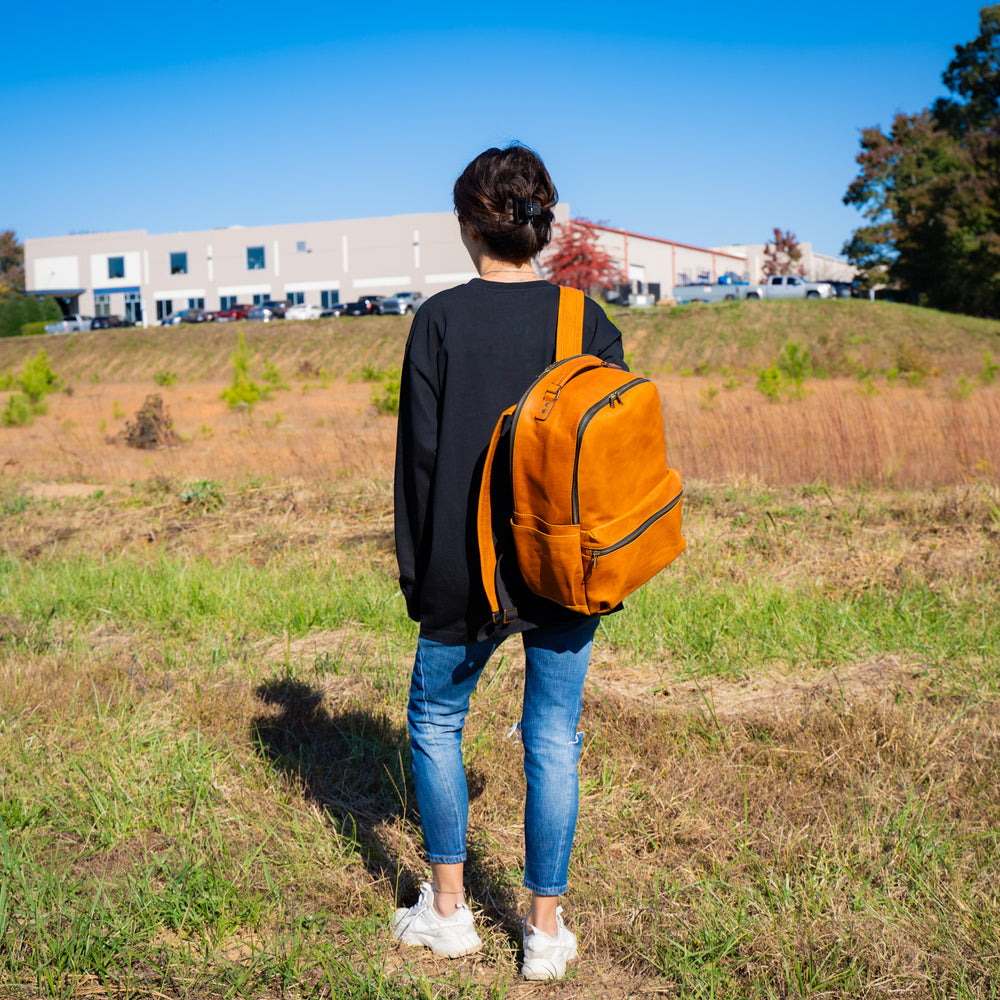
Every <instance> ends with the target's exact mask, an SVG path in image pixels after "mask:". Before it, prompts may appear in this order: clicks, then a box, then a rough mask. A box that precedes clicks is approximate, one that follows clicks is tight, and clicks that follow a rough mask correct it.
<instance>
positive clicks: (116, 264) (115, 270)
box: [108, 257, 125, 278]
mask: <svg viewBox="0 0 1000 1000" xmlns="http://www.w3.org/2000/svg"><path fill="white" fill-rule="evenodd" d="M108 277H109V278H124V277H125V258H124V257H109V258H108Z"/></svg>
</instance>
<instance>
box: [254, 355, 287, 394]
mask: <svg viewBox="0 0 1000 1000" xmlns="http://www.w3.org/2000/svg"><path fill="white" fill-rule="evenodd" d="M261 379H262V380H263V381H265V382H266V383H267V384H268V385H269V386H271V387H272V388H274V389H287V388H288V383H287V382H286V381H285V377H284V376H283V375H282V374H281V372H280V371H279V370H278V366H277V365H274V364H272V363H271V362H270V361H267V360H265V361H264V371H263V374H262V375H261Z"/></svg>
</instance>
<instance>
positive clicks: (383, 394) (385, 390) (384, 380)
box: [371, 369, 403, 417]
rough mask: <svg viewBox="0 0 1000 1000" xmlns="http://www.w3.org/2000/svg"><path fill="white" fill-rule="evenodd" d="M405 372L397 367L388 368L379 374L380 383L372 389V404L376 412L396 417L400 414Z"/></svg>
mask: <svg viewBox="0 0 1000 1000" xmlns="http://www.w3.org/2000/svg"><path fill="white" fill-rule="evenodd" d="M402 382H403V373H402V371H401V370H399V369H396V370H395V371H392V370H390V369H386V370H385V371H383V372H381V373H380V374H379V385H378V386H377V387H376V388H374V389H372V397H371V398H372V405H373V406H374V407H375V412H376V413H381V414H383V415H384V416H390V417H395V416H398V415H399V390H400V386H401V385H402Z"/></svg>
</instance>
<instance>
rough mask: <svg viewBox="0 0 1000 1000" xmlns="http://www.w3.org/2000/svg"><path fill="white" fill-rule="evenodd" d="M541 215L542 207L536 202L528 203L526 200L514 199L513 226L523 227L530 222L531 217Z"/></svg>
mask: <svg viewBox="0 0 1000 1000" xmlns="http://www.w3.org/2000/svg"><path fill="white" fill-rule="evenodd" d="M541 214H542V206H541V205H539V204H538V202H537V201H528V199H527V198H515V199H514V225H515V226H523V225H524V224H525V223H526V222H528V221H530V220H531V218H532V217H533V216H536V215H541Z"/></svg>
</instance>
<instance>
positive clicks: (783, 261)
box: [762, 228, 806, 277]
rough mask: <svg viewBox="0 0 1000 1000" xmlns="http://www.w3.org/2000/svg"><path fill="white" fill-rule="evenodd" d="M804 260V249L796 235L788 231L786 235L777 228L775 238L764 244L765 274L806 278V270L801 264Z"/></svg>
mask: <svg viewBox="0 0 1000 1000" xmlns="http://www.w3.org/2000/svg"><path fill="white" fill-rule="evenodd" d="M800 260H802V249H801V247H800V246H799V241H798V240H797V239H796V237H795V233H793V232H789V231H788V230H786V231H785V232H784V233H783V232H782V231H781V230H780V229H778V228H775V230H774V237H773V239H772V240H771V242H770V243H765V244H764V263H763V265H762V266H763V269H764V274H765V275H766V276H767V275H772V274H799V275H802V277H805V273H806V269H805V268H804V267H803V266H802V265H801V264H800V263H799V261H800Z"/></svg>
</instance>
